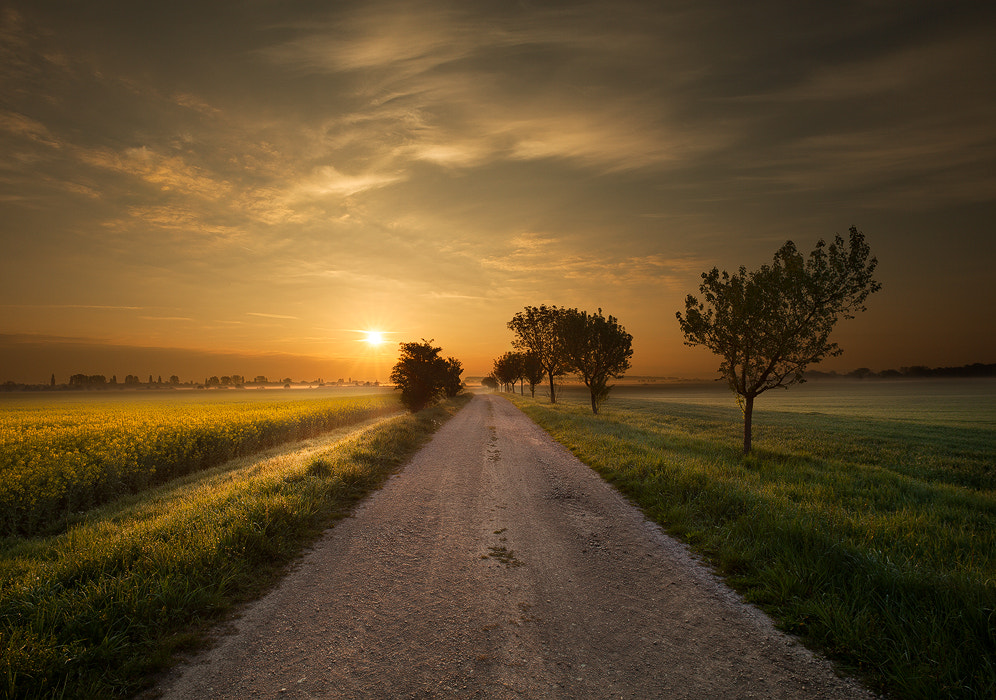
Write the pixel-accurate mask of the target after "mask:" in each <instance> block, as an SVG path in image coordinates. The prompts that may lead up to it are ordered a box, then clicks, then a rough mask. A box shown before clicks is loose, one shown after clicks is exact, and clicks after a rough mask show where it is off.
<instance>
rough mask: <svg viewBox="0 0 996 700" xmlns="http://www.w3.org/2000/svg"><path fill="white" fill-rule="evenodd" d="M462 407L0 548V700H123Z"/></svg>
mask: <svg viewBox="0 0 996 700" xmlns="http://www.w3.org/2000/svg"><path fill="white" fill-rule="evenodd" d="M460 401H462V400H461V399H457V400H456V402H449V403H447V404H443V405H440V406H437V407H435V408H433V409H431V410H427V411H423V412H421V413H419V414H416V415H409V414H405V415H401V416H398V417H395V418H389V419H383V420H381V421H380V422H377V423H376V424H374V425H373V426H372V427H368V428H366V429H363V430H358V431H354V432H352V433H346V431H342V433H341V434H339V435H338V436H337V437H338V439H337V440H336V441H334V442H330V443H324V444H326V447H325V448H324V449H321V450H319V451H317V452H315V451H314V450H312V453H306V454H304V455H302V454H300V453H296V454H292V455H290V456H285V457H280V458H272V459H268V460H263V461H260V460H251V459H244V460H243V461H242V463H236V464H235V465H234V466H233V465H226V466H225V467H224V468H220V467H219V468H215V469H213V470H208V471H207V472H203V473H201V474H197V475H192V476H188V477H185V478H182V479H180V480H178V481H175V482H172V483H171V484H169V485H166V486H163V487H160V488H157V489H152V490H149V491H146V492H144V493H142V494H139V495H137V496H132V497H130V498H128V499H126V500H127V502H123V503H117V504H113V505H109V506H105V507H104V508H102V509H99V510H96V511H93V512H91V513H90V514H88V516H87V518H86V520H85V521H84V522H82V523H78V524H76V525H75V526H73V527H72V528H70V529H69V530H68V531H67V532H65V533H62V534H59V535H55V536H49V537H44V538H35V539H21V538H13V537H9V538H7V539H5V540H2V541H0V696H3V697H10V698H61V697H65V698H108V697H127V696H130V695H133V694H134V693H136V692H137V691H138V690H140V689H141V688H142V687H143V686H145V685H146V684H147V683H148V682H149V680H148V679H149V674H152V673H154V672H156V671H159V670H161V669H163V668H165V667H166V666H168V665H169V664H170V663H171V659H172V657H173V655H174V654H175V653H176V652H177V651H178V650H181V649H183V648H187V647H189V646H190V645H191V644H193V643H195V642H196V640H197V639H198V633H199V632H200V631H203V628H204V627H205V626H206V625H208V624H209V623H211V622H212V621H215V620H218V619H219V618H220V617H221V616H223V615H224V614H225V613H226V611H228V610H230V609H231V608H232V606H233V605H235V604H236V603H238V602H240V601H244V600H246V599H248V598H251V597H253V596H255V595H257V594H259V593H260V591H261V590H262V589H264V588H266V587H268V586H270V585H271V584H272V583H273V582H274V581H275V580H276V579H277V578H278V576H279V575H280V574H281V572H282V570H283V567H284V566H285V565H286V564H287V563H288V562H289V561H290V560H291V559H292V558H293V557H294V556H295V555H297V553H298V552H299V551H300V550H301V548H302V547H303V546H304V545H305V544H307V543H308V542H310V541H312V540H313V539H314V538H315V537H317V535H318V534H319V533H320V532H321V531H322V530H323V529H324V528H326V527H327V526H328V525H329V524H330V523H331V522H332V521H333V520H334V519H335V518H337V517H340V516H341V515H342V514H344V513H345V512H346V511H347V509H348V508H349V507H350V506H351V504H353V503H354V502H355V501H356V499H358V498H359V497H361V496H362V495H363V494H364V493H366V492H368V491H369V490H370V489H372V488H374V487H376V486H377V485H379V484H380V483H382V481H383V480H384V479H385V478H386V476H387V475H388V474H390V473H391V472H392V471H394V470H395V469H396V468H397V467H398V466H399V465H400V464H401V463H403V462H404V461H405V460H406V459H407V458H408V457H410V456H411V455H412V454H413V453H414V452H415V451H416V450H417V449H418V448H419V447H420V446H421V445H422V444H423V443H424V442H425V441H426V440H428V438H429V437H430V436H431V434H432V433H433V432H434V430H435V429H436V428H437V427H438V426H439V425H440V423H441V422H442V421H444V420H446V419H447V418H448V417H449V416H450V415H452V414H453V413H455V412H456V410H457V408H458V407H459V406H460V405H461V404H460Z"/></svg>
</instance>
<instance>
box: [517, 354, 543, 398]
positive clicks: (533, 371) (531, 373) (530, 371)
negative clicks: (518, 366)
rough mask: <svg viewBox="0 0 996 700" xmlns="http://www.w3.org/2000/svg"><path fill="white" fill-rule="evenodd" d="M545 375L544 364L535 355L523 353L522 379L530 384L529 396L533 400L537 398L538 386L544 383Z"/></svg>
mask: <svg viewBox="0 0 996 700" xmlns="http://www.w3.org/2000/svg"><path fill="white" fill-rule="evenodd" d="M544 374H546V372H545V371H544V369H543V363H541V362H540V361H539V358H538V357H537V356H536V355H535V354H534V353H531V352H525V353H522V377H523V379H525V380H526V382H527V383H528V384H529V395H530V396H532V397H533V398H536V385H537V384H539V383H540V382H542V381H543V376H544Z"/></svg>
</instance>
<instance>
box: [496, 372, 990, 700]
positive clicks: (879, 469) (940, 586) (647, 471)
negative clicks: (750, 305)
mask: <svg viewBox="0 0 996 700" xmlns="http://www.w3.org/2000/svg"><path fill="white" fill-rule="evenodd" d="M796 389H806V391H798V392H796V394H795V395H794V396H793V395H792V392H794V391H796ZM770 393H772V394H773V393H774V392H770ZM767 399H768V394H766V395H764V396H763V397H762V398H761V399H759V401H758V404H757V407H756V412H755V449H754V452H753V453H752V454H751V455H750V456H749V457H747V458H745V457H743V455H742V454H741V453H740V451H741V433H740V431H741V425H740V421H741V416H740V413H739V410H738V409H737V408H736V404H735V402H734V401H733V397H732V396H731V395H730V394H729V393H728V392H725V391H722V390H717V389H716V388H714V387H701V386H699V387H690V386H675V387H656V388H646V387H633V388H624V387H620V388H617V389H616V390H614V392H613V394H612V395H611V397H610V399H609V401H608V402H606V403H605V404H604V407H603V409H602V412H601V414H600V415H599V416H592V415H591V411H590V408H589V407H588V406H587V397H586V396H585V395H584V393H583V392H581V391H580V390H577V389H572V388H567V389H566V390H565V391H564V392H563V394H562V395H561V399H560V400H559V401H558V403H557V404H556V405H553V406H551V405H550V404H549V403H548V402H547V399H546V398H540V397H537V399H535V400H531V399H528V398H525V399H523V398H519V397H516V398H515V399H514V400H515V402H516V403H517V404H518V405H520V407H521V408H522V409H523V410H525V411H526V413H527V414H528V415H530V416H531V417H532V418H533V419H534V420H536V421H537V422H538V423H539V424H540V425H542V426H543V427H544V428H545V429H547V430H548V431H549V432H550V433H551V434H552V435H553V437H554V438H555V439H557V440H558V441H560V442H561V443H562V444H564V445H565V446H566V447H568V448H569V449H570V450H571V451H573V452H574V453H575V454H576V455H577V456H578V457H579V458H580V459H581V460H582V461H584V462H585V463H587V464H589V465H591V466H592V467H593V468H595V469H596V470H597V471H598V472H599V473H601V474H602V475H603V477H605V478H606V479H607V480H609V481H610V482H612V483H614V484H615V485H616V486H617V487H618V488H619V489H620V490H621V491H623V492H624V493H625V494H627V495H628V496H629V497H630V498H632V499H633V500H634V502H636V503H637V504H639V505H640V506H641V507H642V508H643V509H644V511H645V512H646V513H647V514H648V516H649V517H650V518H652V519H653V520H656V521H657V522H659V523H661V524H662V525H663V526H664V527H665V529H667V530H668V531H669V532H671V533H672V534H674V535H676V536H678V537H679V538H681V539H683V540H685V541H687V542H689V543H690V544H691V546H692V547H693V549H695V550H696V551H698V552H699V553H701V554H702V555H704V556H705V557H706V559H707V560H708V561H710V562H711V563H712V564H713V565H714V566H715V568H716V570H717V572H718V573H720V574H721V575H723V576H724V577H725V578H726V579H727V581H728V582H729V583H730V584H731V585H733V586H734V587H735V588H737V589H738V590H740V591H741V592H742V593H744V594H745V595H746V597H747V598H748V599H749V600H751V601H753V602H755V603H757V604H759V605H761V606H762V607H763V608H765V609H766V610H767V611H768V612H769V613H771V614H772V615H773V617H774V618H775V619H776V621H777V622H778V623H779V624H780V625H781V627H782V628H783V629H785V630H787V631H789V632H793V633H796V634H798V635H800V636H801V637H802V638H803V639H804V640H805V641H806V642H807V643H809V644H812V645H813V646H815V647H817V648H819V649H821V650H823V651H824V652H825V653H827V654H828V655H829V656H831V657H832V658H834V659H835V660H836V661H838V662H839V663H841V665H842V666H843V667H844V668H845V669H847V670H849V671H851V672H854V673H857V674H858V675H861V676H863V677H865V678H866V679H867V680H868V682H869V684H870V685H871V686H872V687H874V688H876V689H878V690H883V691H886V692H888V693H889V694H890V695H892V696H895V697H901V698H924V699H926V698H991V697H994V696H996V420H994V417H996V382H992V381H987V380H982V381H977V382H960V381H959V382H930V381H926V382H922V383H914V384H911V385H905V386H901V385H900V384H888V383H884V382H883V383H880V384H868V385H862V386H856V385H855V384H851V383H847V384H834V385H831V384H826V385H822V386H817V387H815V389H814V388H812V387H809V385H806V386H805V387H795V388H793V389H792V390H790V391H789V392H782V393H780V395H778V396H777V398H775V399H774V400H772V401H770V402H767V404H766V403H765V401H766V400H767Z"/></svg>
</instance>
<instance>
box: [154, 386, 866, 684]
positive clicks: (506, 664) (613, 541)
mask: <svg viewBox="0 0 996 700" xmlns="http://www.w3.org/2000/svg"><path fill="white" fill-rule="evenodd" d="M223 632H225V634H223V636H220V638H219V640H218V642H217V644H216V645H215V646H214V647H213V648H212V649H210V650H209V651H207V652H205V653H204V654H202V655H200V656H199V657H197V658H195V659H193V660H192V661H191V662H190V663H189V664H186V665H185V666H182V667H180V668H178V669H177V670H176V672H174V674H173V675H172V676H171V677H170V678H168V679H167V681H166V682H165V683H164V684H163V686H162V687H161V690H162V692H163V694H164V696H165V697H166V698H205V697H208V698H249V697H253V698H255V697H288V698H361V697H362V698H381V697H382V698H426V697H440V696H444V697H460V698H561V697H563V698H568V697H570V698H580V697H583V698H610V697H611V698H620V697H622V698H655V697H660V698H703V697H713V698H833V699H839V698H870V697H873V696H872V695H871V694H869V693H867V692H866V691H864V690H862V689H861V688H860V687H859V686H858V685H856V684H855V683H853V682H852V681H849V680H844V679H840V678H838V677H836V676H835V675H834V673H833V671H832V669H831V667H830V666H829V664H828V663H827V662H826V661H824V660H821V659H818V658H815V657H813V656H812V655H811V654H810V653H809V652H808V651H807V650H806V649H804V648H803V647H802V646H800V645H798V644H797V643H795V642H794V641H792V640H791V639H789V638H788V637H786V636H784V635H782V634H780V633H778V632H777V631H775V630H774V628H773V627H772V626H771V624H770V622H769V621H768V619H767V618H766V617H765V616H764V615H763V614H761V613H760V612H759V611H757V610H756V609H755V608H753V607H750V606H746V605H744V604H743V603H742V602H741V601H740V600H739V598H738V597H737V596H736V595H735V594H733V593H732V592H731V591H729V590H728V589H727V588H725V587H724V586H722V585H721V584H720V583H719V582H718V581H717V580H716V579H715V578H714V577H713V576H712V575H711V574H709V573H708V571H706V570H705V569H704V568H703V567H701V566H700V565H698V564H697V563H696V561H695V560H694V558H693V557H691V556H690V555H689V554H688V553H687V550H686V549H685V548H684V547H683V546H682V545H680V544H679V543H677V542H675V541H674V540H672V539H671V538H669V537H667V536H666V535H664V534H663V533H662V532H661V531H660V529H659V528H658V527H657V526H655V525H653V524H651V523H649V522H648V521H646V519H645V518H644V517H643V516H642V514H641V513H640V512H639V511H638V510H637V509H635V508H634V507H633V506H631V505H630V504H629V503H627V502H626V501H625V499H623V498H622V497H621V496H620V495H619V494H618V493H617V492H616V491H614V490H613V489H612V488H611V487H610V486H608V485H607V484H606V483H605V482H603V481H602V480H601V479H600V478H599V477H598V476H597V475H596V474H595V473H594V472H592V471H591V470H590V469H588V468H587V467H586V466H584V465H583V464H581V463H580V462H578V461H577V460H576V459H575V458H574V457H573V456H572V455H570V454H569V453H568V452H567V451H566V450H564V449H563V448H562V447H561V446H560V445H558V444H556V443H555V442H553V441H552V440H551V439H550V438H549V436H548V435H547V434H546V433H544V432H543V431H542V430H541V429H540V428H538V427H537V426H536V425H535V424H534V423H532V422H531V421H530V420H529V419H528V418H527V417H526V416H525V415H523V414H522V413H521V412H520V411H518V409H516V408H515V407H514V406H512V405H511V404H510V403H509V402H508V401H505V400H504V399H501V398H499V397H495V396H477V397H475V398H474V399H473V401H471V402H470V403H469V404H468V405H467V407H465V408H464V409H463V410H462V411H461V412H460V413H459V414H457V415H456V416H455V417H454V418H452V419H451V420H450V421H449V422H448V423H447V424H446V425H444V426H443V427H442V428H441V429H440V431H439V432H438V433H437V434H436V436H435V437H434V438H433V440H432V441H431V442H430V443H429V444H428V445H427V446H426V447H425V448H423V450H422V451H420V452H419V453H418V454H417V455H416V456H415V457H414V458H413V459H412V461H411V462H410V463H409V464H408V465H407V466H406V467H405V469H404V470H403V471H402V472H400V473H399V474H397V475H395V476H394V477H392V478H391V480H390V481H389V482H388V484H387V485H386V486H385V487H384V488H383V489H381V490H380V491H378V492H377V493H375V494H373V495H372V496H371V497H370V498H369V499H367V500H366V501H365V502H364V503H363V504H361V506H360V507H359V508H357V510H356V511H355V513H354V514H353V515H352V516H351V517H349V518H346V519H344V520H342V521H340V522H339V524H337V525H336V526H335V528H333V529H332V530H329V531H328V532H327V533H326V534H325V535H324V536H323V537H322V539H321V540H320V541H319V542H318V543H317V544H316V545H315V547H314V548H313V549H312V550H311V551H310V552H309V553H308V554H307V555H306V556H305V557H304V558H303V559H302V560H301V562H300V563H299V565H298V566H296V567H295V569H294V570H293V571H292V572H291V573H290V574H289V575H288V576H287V578H286V579H285V580H284V581H283V582H282V584H281V585H280V586H279V587H278V588H277V589H275V590H274V591H273V592H271V593H270V594H269V595H267V596H266V597H265V598H263V599H262V600H260V601H258V602H257V603H255V604H254V605H252V606H250V607H248V608H247V609H246V610H245V611H244V614H243V615H242V616H241V617H240V618H239V619H237V620H236V621H234V622H233V623H232V624H231V625H230V626H229V627H228V628H227V629H226V630H223Z"/></svg>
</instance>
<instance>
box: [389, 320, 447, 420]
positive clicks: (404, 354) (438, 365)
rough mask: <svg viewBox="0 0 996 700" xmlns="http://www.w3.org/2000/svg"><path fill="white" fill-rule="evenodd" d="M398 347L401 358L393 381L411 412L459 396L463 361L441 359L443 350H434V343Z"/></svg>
mask: <svg viewBox="0 0 996 700" xmlns="http://www.w3.org/2000/svg"><path fill="white" fill-rule="evenodd" d="M399 345H400V346H401V356H400V357H399V358H398V362H397V364H395V365H394V368H393V369H392V370H391V381H392V382H393V383H394V384H395V385H396V386H397V387H398V388H399V389H401V403H402V404H404V406H405V407H406V408H407V409H408V410H409V411H412V412H413V413H414V412H415V411H420V410H422V409H423V408H425V407H426V406H429V405H431V404H433V403H435V402H436V401H438V400H439V399H441V398H442V397H443V396H456V395H457V394H458V393H459V392H460V389H462V388H463V384H462V383H461V382H460V374H461V373H462V372H463V368H462V366H461V363H460V361H459V360H456V359H454V358H452V357H450V358H447V359H443V358H442V357H440V356H439V353H440V351H441V350H442V348H437V347H433V346H432V341H431V340H425V339H424V338H423V339H422V342H421V343H414V342H412V343H400V344H399Z"/></svg>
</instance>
